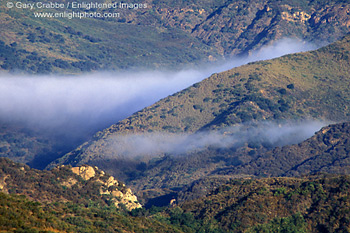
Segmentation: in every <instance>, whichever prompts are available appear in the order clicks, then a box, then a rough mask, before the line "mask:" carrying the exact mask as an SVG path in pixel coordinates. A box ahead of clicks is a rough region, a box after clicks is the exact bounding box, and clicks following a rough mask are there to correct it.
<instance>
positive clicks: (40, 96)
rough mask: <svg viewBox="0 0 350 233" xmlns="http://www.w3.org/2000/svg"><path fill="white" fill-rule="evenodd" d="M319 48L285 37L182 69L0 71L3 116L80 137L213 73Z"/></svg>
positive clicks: (15, 121)
mask: <svg viewBox="0 0 350 233" xmlns="http://www.w3.org/2000/svg"><path fill="white" fill-rule="evenodd" d="M314 48H315V47H314V46H313V45H310V44H307V43H304V42H302V41H298V40H292V39H284V40H281V41H279V42H276V43H274V44H272V45H270V46H266V47H264V48H262V49H260V50H259V51H255V52H253V53H252V54H251V55H250V56H248V57H244V58H243V57H241V58H231V59H229V60H227V61H225V62H221V63H220V64H214V65H213V64H207V65H204V66H201V67H200V68H198V69H186V70H182V71H177V72H167V71H140V72H134V71H133V72H131V71H130V72H127V71H124V72H117V73H114V72H96V73H89V74H83V75H79V76H74V77H66V76H58V75H47V76H25V75H10V74H4V73H2V74H1V73H0V119H1V120H2V122H12V123H16V124H25V125H26V126H28V127H32V128H35V129H42V130H49V131H50V130H51V131H52V132H55V133H61V134H66V135H69V136H72V137H73V136H74V137H81V136H82V135H86V134H87V133H90V134H91V133H92V132H94V131H96V130H100V129H103V128H105V127H108V126H109V125H111V124H113V123H116V122H118V121H119V120H121V119H123V118H125V117H127V116H129V115H131V114H132V113H134V112H136V111H138V110H140V109H142V108H144V107H146V106H148V105H151V104H153V103H154V102H156V101H158V100H159V99H161V98H163V97H166V96H168V95H171V94H173V93H175V92H177V91H180V90H182V89H184V88H186V87H188V86H190V85H192V84H194V83H196V82H199V81H201V80H203V79H204V78H207V77H209V76H210V75H211V74H212V73H217V72H221V71H224V70H227V69H231V68H233V67H237V66H240V65H243V64H246V63H248V62H252V61H256V60H263V59H269V58H274V57H278V56H281V55H284V54H289V53H293V52H299V51H305V50H309V49H314Z"/></svg>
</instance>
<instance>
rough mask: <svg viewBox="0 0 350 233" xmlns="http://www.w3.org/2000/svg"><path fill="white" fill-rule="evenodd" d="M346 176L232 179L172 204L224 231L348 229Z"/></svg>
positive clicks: (324, 230) (320, 230)
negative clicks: (209, 192)
mask: <svg viewBox="0 0 350 233" xmlns="http://www.w3.org/2000/svg"><path fill="white" fill-rule="evenodd" d="M349 182H350V180H349V177H348V176H333V177H332V176H328V177H327V176H325V177H304V178H269V179H260V180H253V179H241V180H232V181H231V182H228V183H227V184H226V185H223V186H221V187H220V188H218V189H216V190H215V191H213V193H211V194H210V195H208V196H207V197H203V198H201V199H197V200H195V201H191V202H186V203H183V204H181V205H179V207H177V208H178V209H179V210H181V211H183V213H186V214H192V215H193V216H194V218H195V219H200V220H201V221H203V222H204V223H207V224H212V225H213V226H216V227H218V228H222V229H224V232H348V231H349V230H350V229H349V210H348V207H347V205H348V204H349V190H348V189H349V184H350V183H349ZM179 210H178V211H179Z"/></svg>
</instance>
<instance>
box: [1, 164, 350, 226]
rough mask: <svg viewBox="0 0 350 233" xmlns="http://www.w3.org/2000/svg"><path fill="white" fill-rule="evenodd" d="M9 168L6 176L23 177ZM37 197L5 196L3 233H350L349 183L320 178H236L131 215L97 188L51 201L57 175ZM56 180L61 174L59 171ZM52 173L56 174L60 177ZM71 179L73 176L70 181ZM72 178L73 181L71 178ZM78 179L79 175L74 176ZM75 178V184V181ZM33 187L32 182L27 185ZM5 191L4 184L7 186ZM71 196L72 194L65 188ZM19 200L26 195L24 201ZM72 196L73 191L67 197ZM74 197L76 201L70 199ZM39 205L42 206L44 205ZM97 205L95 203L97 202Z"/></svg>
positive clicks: (38, 184) (17, 167)
mask: <svg viewBox="0 0 350 233" xmlns="http://www.w3.org/2000/svg"><path fill="white" fill-rule="evenodd" d="M2 164H8V165H10V167H11V169H10V170H4V171H3V173H2V177H4V175H5V176H6V177H12V176H14V177H15V175H14V174H16V173H17V174H19V173H21V172H23V168H24V169H25V170H26V171H27V172H29V171H28V170H27V169H28V167H25V166H23V165H21V164H14V163H12V162H11V161H9V160H2ZM36 173H37V175H39V176H41V177H42V178H46V179H41V180H40V181H34V180H35V179H36V178H35V171H32V175H30V174H28V176H30V177H32V178H30V179H32V180H33V181H32V182H31V183H33V184H35V185H34V186H31V192H32V193H42V194H43V196H45V197H46V198H43V197H41V196H40V195H31V194H30V193H28V191H29V190H27V191H25V192H23V191H22V190H26V188H25V186H18V187H17V188H16V192H13V194H5V193H3V192H2V193H0V230H1V231H4V232H349V230H350V229H349V222H350V218H349V216H350V215H349V209H348V205H349V204H350V203H349V201H350V199H349V197H350V196H349V190H350V189H349V188H350V177H349V176H339V175H333V176H330V175H318V176H306V177H302V178H265V179H231V180H227V181H224V182H222V184H223V185H219V186H218V188H215V189H213V190H212V191H211V192H210V193H208V194H207V195H206V196H204V197H201V198H196V199H195V200H192V201H187V202H183V203H180V204H178V205H175V206H173V207H163V208H159V207H154V206H153V207H151V208H148V209H145V208H139V209H134V210H133V211H131V212H128V211H126V210H125V209H123V208H121V209H118V208H116V207H115V206H114V205H110V204H108V203H106V202H101V201H100V200H98V199H96V198H95V197H94V196H93V193H94V190H95V191H96V188H98V187H89V192H87V193H86V194H82V193H80V194H79V197H78V199H80V201H78V200H74V199H72V198H70V199H67V197H68V196H65V194H64V192H63V193H62V192H61V194H60V196H57V194H58V193H57V192H56V191H55V190H51V191H49V192H52V193H51V196H56V198H53V199H47V197H48V191H45V188H44V189H43V187H47V186H53V183H52V180H50V179H47V176H50V174H49V173H50V172H45V173H42V172H39V171H37V172H36ZM52 173H53V174H55V173H56V172H55V171H53V172H52ZM53 174H52V175H53ZM66 175H68V177H70V176H72V174H68V173H67V172H66ZM68 177H67V178H68ZM72 177H73V176H72ZM73 178H74V177H73ZM27 183H30V182H29V181H27ZM2 185H3V183H2ZM66 190H67V188H66ZM15 193H25V195H18V194H15ZM67 193H69V191H68V190H67ZM69 195H71V194H69ZM38 200H40V202H39V201H38ZM94 200H95V201H94Z"/></svg>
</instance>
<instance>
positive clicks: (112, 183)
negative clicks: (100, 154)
mask: <svg viewBox="0 0 350 233" xmlns="http://www.w3.org/2000/svg"><path fill="white" fill-rule="evenodd" d="M71 170H72V172H73V173H75V174H76V175H78V176H80V177H81V178H82V179H84V180H86V181H89V180H91V181H94V182H98V183H100V184H101V187H100V194H101V195H110V196H111V201H113V202H114V204H115V206H117V207H125V208H126V209H127V210H129V211H130V210H133V209H136V208H141V207H142V205H141V204H140V203H139V202H138V200H137V197H136V196H135V195H134V194H133V192H132V191H131V189H130V188H126V186H125V184H123V183H121V182H119V181H118V180H116V179H115V178H114V177H113V176H108V175H106V174H105V172H104V171H101V170H99V169H98V167H92V166H88V165H82V166H79V167H72V168H71ZM66 186H67V187H69V185H66Z"/></svg>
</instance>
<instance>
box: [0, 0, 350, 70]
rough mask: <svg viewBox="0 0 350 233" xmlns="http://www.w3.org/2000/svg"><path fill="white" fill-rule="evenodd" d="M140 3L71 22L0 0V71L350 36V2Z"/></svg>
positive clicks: (211, 53) (181, 57) (203, 54)
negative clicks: (349, 34) (116, 15)
mask: <svg viewBox="0 0 350 233" xmlns="http://www.w3.org/2000/svg"><path fill="white" fill-rule="evenodd" d="M33 2H35V1H30V0H28V1H24V3H33ZM44 2H45V1H44ZM58 2H59V3H63V4H66V3H67V2H66V1H58ZM78 2H81V1H78ZM97 2H101V3H103V2H105V1H97ZM136 2H138V3H142V4H147V7H146V8H140V9H102V10H101V9H97V10H96V9H92V10H84V9H67V10H66V12H68V13H72V11H73V10H75V11H78V10H79V12H87V13H101V14H104V13H110V14H112V13H118V14H119V16H118V17H109V18H83V19H79V18H72V19H69V18H68V17H56V18H40V17H35V16H34V13H38V12H43V13H62V10H60V9H44V10H42V9H33V10H29V9H20V8H17V7H13V8H8V7H7V6H6V3H7V2H6V1H4V0H1V1H0V11H1V16H0V19H1V22H2V24H1V33H0V66H1V69H3V70H11V71H16V70H25V71H26V72H29V73H57V72H58V73H70V74H71V73H81V72H88V71H92V70H121V69H126V68H158V69H159V68H162V69H164V68H174V67H180V66H184V65H188V64H192V65H193V64H198V63H200V62H203V61H213V60H216V59H220V58H223V57H227V56H231V55H237V54H247V53H249V52H250V51H252V50H254V49H258V48H261V47H262V46H264V45H267V44H270V43H271V42H272V41H276V40H278V39H281V38H284V37H292V38H299V39H303V40H306V41H311V42H314V43H315V44H318V45H322V44H323V45H324V44H325V43H330V42H333V41H335V40H337V39H339V38H340V37H341V36H344V35H345V34H346V33H348V32H349V25H350V23H349V22H350V17H349V15H348V13H347V12H348V10H349V4H347V1H310V0H303V1H284V0H279V1H277V0H274V1H267V0H265V1H257V0H254V1H249V2H247V1H243V0H240V1H222V0H220V1H214V0H209V1H207V0H206V1H203V0H192V1H172V2H171V3H169V2H166V1H159V0H145V1H136ZM65 6H66V5H65ZM86 25H88V27H87V26H86Z"/></svg>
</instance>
